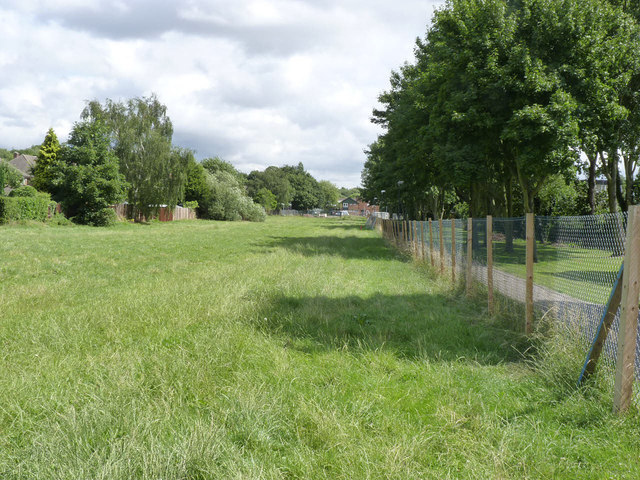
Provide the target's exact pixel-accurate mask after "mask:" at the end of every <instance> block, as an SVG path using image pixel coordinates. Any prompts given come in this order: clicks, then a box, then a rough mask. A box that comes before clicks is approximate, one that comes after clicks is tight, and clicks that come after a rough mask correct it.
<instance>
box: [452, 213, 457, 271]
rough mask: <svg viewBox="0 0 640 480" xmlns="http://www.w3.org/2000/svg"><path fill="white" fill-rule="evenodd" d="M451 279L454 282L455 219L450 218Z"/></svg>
mask: <svg viewBox="0 0 640 480" xmlns="http://www.w3.org/2000/svg"><path fill="white" fill-rule="evenodd" d="M451 281H452V282H453V283H456V221H455V219H454V218H452V219H451Z"/></svg>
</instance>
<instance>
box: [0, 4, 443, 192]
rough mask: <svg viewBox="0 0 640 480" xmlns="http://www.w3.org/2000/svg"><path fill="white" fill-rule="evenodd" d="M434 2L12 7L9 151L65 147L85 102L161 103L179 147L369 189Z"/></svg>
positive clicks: (4, 43)
mask: <svg viewBox="0 0 640 480" xmlns="http://www.w3.org/2000/svg"><path fill="white" fill-rule="evenodd" d="M440 3H442V2H441V1H435V0H401V1H390V0H234V1H232V0H183V1H168V0H126V1H117V0H116V1H114V0H111V1H106V0H105V1H103V0H57V1H56V2H51V1H46V0H39V1H38V0H15V1H14V0H0V18H1V19H2V20H3V21H2V40H1V46H0V71H2V75H0V147H4V148H23V147H27V146H30V145H33V144H39V143H41V142H42V140H43V139H44V135H45V133H46V131H47V129H48V128H49V127H53V128H54V129H55V130H56V133H57V134H58V136H59V138H60V139H61V141H63V140H66V138H67V135H68V133H69V130H70V128H71V126H72V125H73V122H74V121H76V120H78V118H79V115H80V112H81V111H82V108H83V106H84V103H85V101H86V100H90V99H98V100H100V101H104V99H105V98H111V99H113V100H122V99H126V98H130V97H136V96H147V95H149V94H151V93H156V94H157V95H158V97H159V99H160V101H161V102H162V103H164V104H166V105H167V107H168V113H169V116H170V117H171V120H172V121H173V126H174V138H173V142H174V144H176V145H179V146H182V147H188V148H192V149H194V150H196V156H197V157H198V158H200V159H202V158H206V157H211V156H215V155H219V156H220V157H222V158H224V159H225V160H228V161H230V162H231V163H233V164H234V165H235V166H236V167H237V168H238V169H240V170H242V171H245V172H249V171H251V170H255V169H260V170H262V169H264V168H265V167H267V166H269V165H278V166H280V165H284V164H297V163H298V162H302V163H303V164H304V165H305V168H307V170H309V171H310V172H311V173H312V174H313V175H314V176H315V177H316V178H317V179H319V180H330V181H332V182H334V183H336V184H337V185H338V186H356V185H359V183H360V171H361V170H362V165H363V163H364V154H363V149H364V148H366V146H367V145H368V144H369V143H371V142H372V141H373V140H375V138H376V135H377V133H378V129H377V127H375V126H374V125H371V124H370V123H369V117H370V115H371V110H372V108H373V107H374V106H375V105H376V97H377V95H378V94H379V93H380V92H381V91H382V90H384V89H386V88H387V86H388V79H389V74H390V72H391V69H395V68H397V67H398V66H400V65H401V64H402V63H403V62H404V61H406V60H411V58H412V50H413V43H414V40H415V38H416V37H417V36H423V35H424V33H425V31H426V27H427V24H428V22H429V19H430V18H431V15H432V13H433V11H434V8H435V6H436V5H437V4H440Z"/></svg>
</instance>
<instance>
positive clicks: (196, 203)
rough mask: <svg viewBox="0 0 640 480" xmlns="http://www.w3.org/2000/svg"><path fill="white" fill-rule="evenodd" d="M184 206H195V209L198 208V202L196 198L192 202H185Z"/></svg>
mask: <svg viewBox="0 0 640 480" xmlns="http://www.w3.org/2000/svg"><path fill="white" fill-rule="evenodd" d="M182 206H183V207H184V208H193V209H194V210H195V209H196V208H198V202H197V201H196V200H193V201H191V202H183V203H182Z"/></svg>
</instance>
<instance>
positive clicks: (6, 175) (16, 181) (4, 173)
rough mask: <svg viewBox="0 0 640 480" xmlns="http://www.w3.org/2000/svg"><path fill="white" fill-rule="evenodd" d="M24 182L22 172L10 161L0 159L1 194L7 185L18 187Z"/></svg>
mask: <svg viewBox="0 0 640 480" xmlns="http://www.w3.org/2000/svg"><path fill="white" fill-rule="evenodd" d="M21 183H22V174H21V173H20V172H19V171H18V170H17V169H16V168H14V167H12V166H11V165H9V163H7V162H5V161H4V160H0V196H1V195H4V189H5V187H10V188H16V187H18V186H19V185H20V184H21Z"/></svg>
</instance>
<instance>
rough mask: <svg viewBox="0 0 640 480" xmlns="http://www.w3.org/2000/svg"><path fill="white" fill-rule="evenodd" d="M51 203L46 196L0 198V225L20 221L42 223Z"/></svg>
mask: <svg viewBox="0 0 640 480" xmlns="http://www.w3.org/2000/svg"><path fill="white" fill-rule="evenodd" d="M51 203H52V202H51V199H50V198H49V196H48V195H36V196H23V197H21V196H16V197H0V223H8V222H14V221H21V220H36V221H39V222H44V221H45V220H46V219H47V215H48V213H49V207H50V205H51ZM53 206H55V203H54V204H53Z"/></svg>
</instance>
